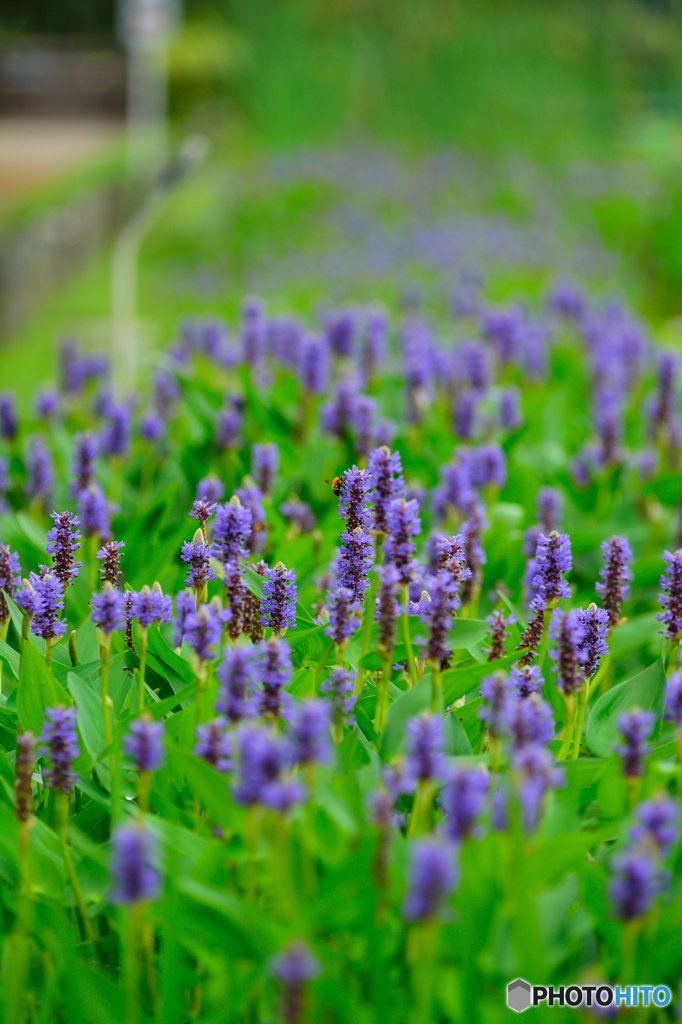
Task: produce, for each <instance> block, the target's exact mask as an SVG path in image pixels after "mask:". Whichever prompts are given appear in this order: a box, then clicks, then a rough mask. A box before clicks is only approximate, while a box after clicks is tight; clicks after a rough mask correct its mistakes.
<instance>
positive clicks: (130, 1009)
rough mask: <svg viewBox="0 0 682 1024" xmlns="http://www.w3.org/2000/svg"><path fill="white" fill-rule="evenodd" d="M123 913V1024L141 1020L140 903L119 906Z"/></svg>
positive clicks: (135, 1022)
mask: <svg viewBox="0 0 682 1024" xmlns="http://www.w3.org/2000/svg"><path fill="white" fill-rule="evenodd" d="M121 913H122V914H124V915H125V938H126V941H125V943H124V950H123V956H124V962H123V969H124V974H125V994H126V1016H125V1024H138V1022H139V1021H141V1020H142V1007H141V1005H140V984H139V982H140V920H141V918H140V915H141V913H142V905H141V904H140V903H133V904H132V905H131V906H129V907H121Z"/></svg>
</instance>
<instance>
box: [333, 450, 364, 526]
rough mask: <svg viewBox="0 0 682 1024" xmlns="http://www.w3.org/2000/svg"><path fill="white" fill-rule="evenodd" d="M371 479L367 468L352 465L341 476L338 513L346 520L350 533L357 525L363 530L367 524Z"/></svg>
mask: <svg viewBox="0 0 682 1024" xmlns="http://www.w3.org/2000/svg"><path fill="white" fill-rule="evenodd" d="M370 488H371V480H370V476H369V470H366V469H358V467H357V466H352V467H351V469H347V470H346V472H345V473H344V474H343V477H342V484H341V494H340V497H339V515H340V516H341V518H342V519H345V521H346V530H347V531H348V533H352V532H353V530H356V529H357V528H358V527H360V528H361V529H363V530H365V529H367V527H368V525H369V519H370V510H369V492H370Z"/></svg>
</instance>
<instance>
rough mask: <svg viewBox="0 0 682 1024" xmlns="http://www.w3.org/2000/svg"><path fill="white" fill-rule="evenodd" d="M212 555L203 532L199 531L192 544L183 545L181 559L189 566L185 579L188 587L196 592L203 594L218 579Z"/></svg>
mask: <svg viewBox="0 0 682 1024" xmlns="http://www.w3.org/2000/svg"><path fill="white" fill-rule="evenodd" d="M210 553H211V548H210V546H209V545H208V544H207V543H206V542H205V540H204V536H203V534H202V532H201V530H197V532H196V533H195V534H194V538H193V540H192V543H191V544H190V543H189V542H187V541H185V543H184V544H183V545H182V551H181V553H180V557H181V558H182V560H183V562H187V564H188V565H189V571H188V573H187V576H186V578H185V584H186V586H188V587H194V588H195V590H197V591H199V592H201V591H203V590H204V589H205V588H206V587H207V586H208V582H209V580H214V579H215V578H216V574H215V573H214V571H213V569H212V568H211V563H210V561H209V558H210Z"/></svg>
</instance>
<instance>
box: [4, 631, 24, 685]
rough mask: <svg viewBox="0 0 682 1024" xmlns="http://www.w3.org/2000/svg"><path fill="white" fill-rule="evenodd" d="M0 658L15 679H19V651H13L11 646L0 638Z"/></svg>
mask: <svg viewBox="0 0 682 1024" xmlns="http://www.w3.org/2000/svg"><path fill="white" fill-rule="evenodd" d="M0 658H2V660H3V662H4V663H5V665H7V667H8V668H9V670H10V672H11V673H12V675H13V676H14V678H15V679H16V680H18V679H19V661H20V657H19V651H15V650H14V648H13V647H10V645H9V644H8V643H6V642H5V641H4V640H0Z"/></svg>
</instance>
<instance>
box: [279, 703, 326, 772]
mask: <svg viewBox="0 0 682 1024" xmlns="http://www.w3.org/2000/svg"><path fill="white" fill-rule="evenodd" d="M289 727H290V739H291V750H292V760H293V761H294V762H296V763H297V764H327V763H328V762H329V761H330V760H331V744H330V741H329V728H330V715H329V704H328V703H327V701H325V700H315V699H314V698H313V699H310V700H307V701H305V702H303V703H301V704H298V705H297V706H296V707H295V708H294V712H293V714H292V716H291V720H290V723H289Z"/></svg>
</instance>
